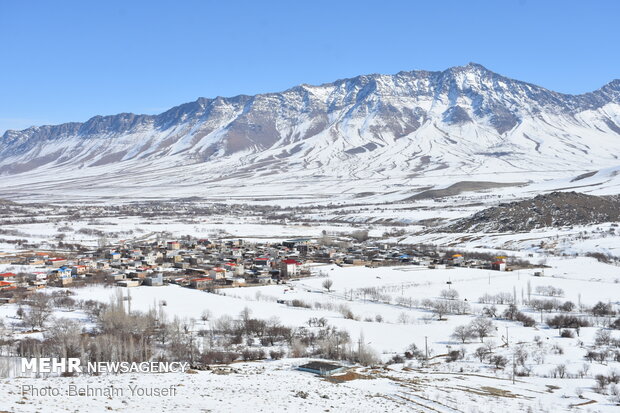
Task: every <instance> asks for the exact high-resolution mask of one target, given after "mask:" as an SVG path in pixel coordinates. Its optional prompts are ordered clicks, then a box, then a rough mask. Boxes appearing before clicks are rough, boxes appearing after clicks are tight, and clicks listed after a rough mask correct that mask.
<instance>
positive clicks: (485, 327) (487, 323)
mask: <svg viewBox="0 0 620 413" xmlns="http://www.w3.org/2000/svg"><path fill="white" fill-rule="evenodd" d="M469 327H470V328H471V330H472V331H473V332H474V333H475V334H476V335H477V336H478V337H479V338H480V342H481V343H482V342H484V338H485V337H488V336H489V335H490V334H491V331H493V329H494V328H495V325H494V324H493V321H491V320H489V319H488V318H484V317H479V318H476V319H475V320H474V321H472V322H471V324H470V325H469Z"/></svg>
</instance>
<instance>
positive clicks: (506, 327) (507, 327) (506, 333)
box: [506, 326, 508, 347]
mask: <svg viewBox="0 0 620 413" xmlns="http://www.w3.org/2000/svg"><path fill="white" fill-rule="evenodd" d="M506 347H508V326H506Z"/></svg>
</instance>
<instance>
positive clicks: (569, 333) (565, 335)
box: [560, 330, 575, 338]
mask: <svg viewBox="0 0 620 413" xmlns="http://www.w3.org/2000/svg"><path fill="white" fill-rule="evenodd" d="M560 337H563V338H575V333H573V332H572V331H571V330H562V332H561V333H560Z"/></svg>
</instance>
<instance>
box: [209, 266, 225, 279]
mask: <svg viewBox="0 0 620 413" xmlns="http://www.w3.org/2000/svg"><path fill="white" fill-rule="evenodd" d="M228 275H229V273H228V272H227V271H226V270H225V269H224V268H221V267H215V268H213V269H211V270H209V276H210V277H212V278H213V279H214V280H221V279H222V278H228Z"/></svg>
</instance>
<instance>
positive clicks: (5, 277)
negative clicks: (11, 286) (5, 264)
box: [0, 272, 15, 282]
mask: <svg viewBox="0 0 620 413" xmlns="http://www.w3.org/2000/svg"><path fill="white" fill-rule="evenodd" d="M0 281H11V282H13V281H15V274H13V273H12V272H5V273H2V274H0Z"/></svg>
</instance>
